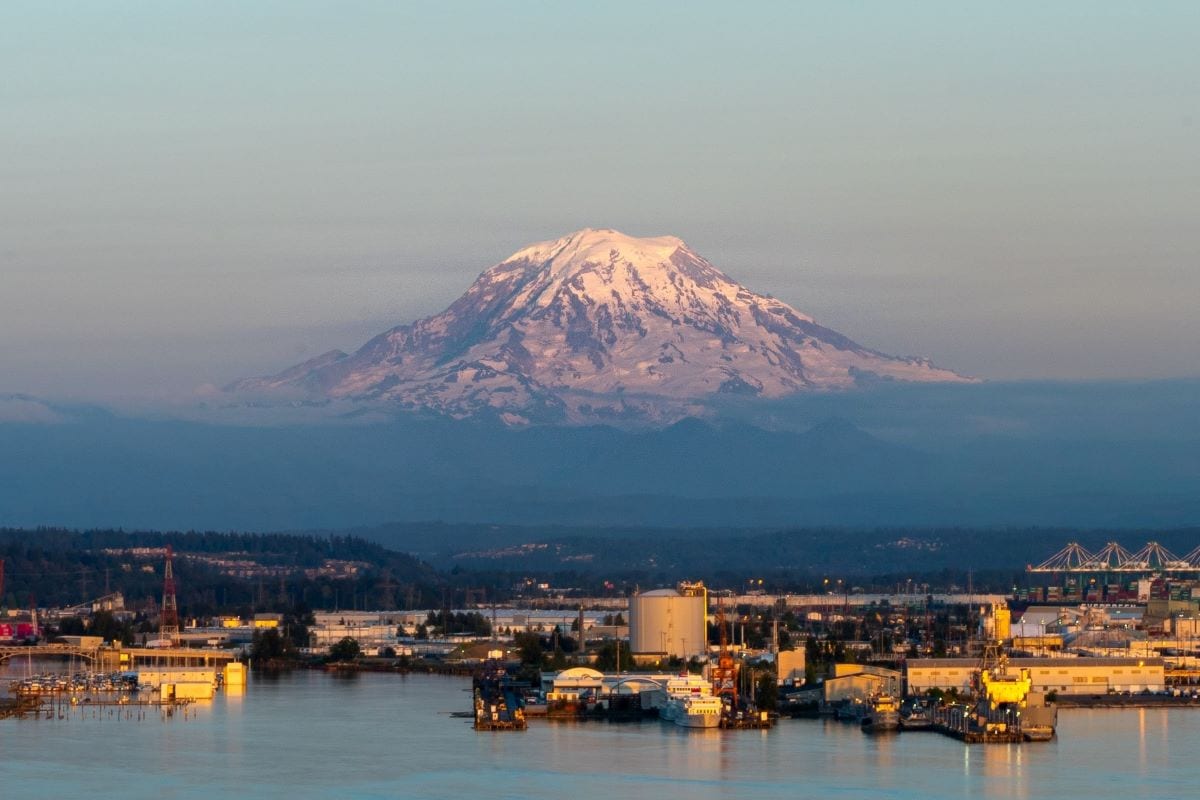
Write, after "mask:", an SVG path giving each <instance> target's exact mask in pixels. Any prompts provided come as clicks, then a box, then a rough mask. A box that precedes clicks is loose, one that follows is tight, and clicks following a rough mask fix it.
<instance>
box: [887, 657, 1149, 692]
mask: <svg viewBox="0 0 1200 800" xmlns="http://www.w3.org/2000/svg"><path fill="white" fill-rule="evenodd" d="M1008 665H1009V669H1010V670H1029V676H1030V679H1031V680H1032V682H1033V685H1032V688H1033V690H1034V691H1037V692H1047V693H1048V692H1055V693H1057V694H1108V693H1109V692H1118V693H1124V692H1129V693H1132V694H1137V693H1140V692H1146V691H1150V692H1161V691H1163V690H1165V688H1166V674H1165V670H1164V665H1163V660H1162V659H1161V658H1013V659H1010V660H1009V662H1008ZM906 673H907V692H908V694H909V695H920V694H924V693H925V692H927V691H929V690H930V689H939V690H941V691H950V690H954V691H957V692H959V693H967V692H971V691H973V689H974V688H975V687H974V686H972V680H973V679H974V677H975V676H976V675H978V674H979V660H978V659H974V658H913V659H909V661H908V664H907V669H906Z"/></svg>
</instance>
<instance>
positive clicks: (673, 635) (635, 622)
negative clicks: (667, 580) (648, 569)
mask: <svg viewBox="0 0 1200 800" xmlns="http://www.w3.org/2000/svg"><path fill="white" fill-rule="evenodd" d="M629 647H630V650H632V651H633V654H634V656H635V657H636V656H642V657H643V658H662V657H672V656H674V657H676V658H685V659H687V658H691V657H692V656H698V655H703V654H705V653H707V651H708V593H707V592H706V591H705V589H704V584H700V583H684V584H680V589H679V590H675V589H655V590H654V591H650V592H642V593H641V594H636V595H634V596H633V597H631V598H629Z"/></svg>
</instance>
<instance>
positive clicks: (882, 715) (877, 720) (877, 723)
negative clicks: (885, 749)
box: [861, 694, 900, 733]
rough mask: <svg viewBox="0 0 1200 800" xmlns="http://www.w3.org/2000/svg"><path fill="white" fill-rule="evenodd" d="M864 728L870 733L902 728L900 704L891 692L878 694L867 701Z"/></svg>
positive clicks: (863, 721)
mask: <svg viewBox="0 0 1200 800" xmlns="http://www.w3.org/2000/svg"><path fill="white" fill-rule="evenodd" d="M861 724H862V729H863V730H864V731H866V732H868V733H884V732H887V731H894V730H898V729H899V728H900V704H899V703H898V702H897V701H896V698H894V697H892V696H891V695H890V694H877V695H874V696H872V697H871V699H870V700H868V701H867V708H866V714H865V715H864V716H863V718H862V723H861Z"/></svg>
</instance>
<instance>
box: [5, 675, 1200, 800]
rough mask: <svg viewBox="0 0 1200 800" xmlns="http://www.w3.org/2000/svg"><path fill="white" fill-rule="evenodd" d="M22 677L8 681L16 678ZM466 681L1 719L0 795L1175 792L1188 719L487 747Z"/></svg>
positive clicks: (361, 682)
mask: <svg viewBox="0 0 1200 800" xmlns="http://www.w3.org/2000/svg"><path fill="white" fill-rule="evenodd" d="M20 670H21V665H12V666H10V667H9V668H8V672H9V674H10V675H15V674H19V672H20ZM469 689H470V681H469V680H465V679H461V678H446V677H438V676H424V675H421V676H417V675H412V676H397V675H377V674H359V675H352V676H348V677H338V676H333V675H328V674H326V673H323V672H315V671H299V672H294V673H290V674H285V675H281V676H279V677H278V678H263V677H260V676H255V677H254V678H253V679H252V680H251V684H250V686H249V688H248V689H247V690H246V692H245V693H244V694H242V695H240V696H238V695H232V694H222V695H218V697H217V698H216V699H215V700H214V701H212V702H211V703H200V704H197V706H196V707H195V709H194V713H189V714H188V715H187V716H185V717H182V718H177V719H171V720H168V721H165V722H164V721H161V720H159V719H158V718H152V719H147V720H143V721H138V720H116V719H109V718H106V717H104V716H103V715H100V716H98V717H95V718H86V719H68V720H62V721H60V720H44V719H43V720H28V719H27V720H8V721H6V722H4V723H0V747H2V748H3V753H4V761H5V769H4V778H3V781H4V795H5V796H6V797H35V796H61V797H75V796H85V795H87V796H92V797H109V796H111V797H116V796H120V797H127V798H140V797H172V798H200V797H211V796H212V795H213V794H214V792H220V791H227V792H230V793H234V794H235V795H236V796H239V797H264V798H283V797H289V798H295V797H363V798H385V797H413V798H426V797H428V798H462V797H485V796H486V797H499V798H504V797H514V798H515V797H523V798H555V799H556V800H561V798H564V797H570V798H572V800H591V798H606V800H608V799H610V798H614V797H617V798H623V799H627V798H643V797H644V798H668V797H687V798H689V800H702V799H703V798H735V797H737V798H742V797H745V798H795V797H810V796H811V797H816V796H821V797H888V798H929V797H967V796H970V797H1019V798H1036V797H1051V796H1067V795H1082V796H1100V795H1103V796H1130V797H1132V796H1137V797H1163V798H1168V797H1181V796H1186V795H1188V794H1190V792H1191V790H1192V787H1194V786H1195V785H1196V784H1197V782H1198V781H1200V764H1198V763H1196V759H1195V755H1196V753H1197V750H1198V748H1197V745H1196V744H1195V742H1196V741H1197V735H1198V734H1200V714H1197V713H1196V712H1195V711H1191V710H1186V709H1183V710H1162V709H1137V710H1109V709H1104V710H1099V709H1098V710H1072V711H1070V712H1067V713H1064V714H1062V716H1061V719H1060V728H1059V738H1058V739H1057V740H1056V741H1053V742H1050V743H1045V744H1026V745H1012V746H1009V745H1001V746H964V745H963V744H961V743H959V742H956V741H954V740H952V739H948V738H945V737H942V736H936V735H933V734H915V733H909V734H900V735H888V736H869V735H865V734H863V733H862V732H861V731H859V730H858V729H857V727H854V726H850V725H844V724H839V723H835V722H826V721H821V720H782V721H781V722H780V724H779V725H778V726H776V728H775V729H773V730H771V731H730V732H719V731H708V732H703V731H687V730H683V729H679V728H676V727H675V726H668V725H663V724H661V723H658V722H654V721H649V722H645V723H635V724H607V723H553V722H546V721H537V722H535V723H533V724H531V725H530V727H529V730H528V731H526V732H524V733H505V734H489V733H477V732H475V731H473V730H472V729H471V726H470V722H469V720H465V719H459V718H454V717H451V716H450V712H456V711H457V712H461V711H465V710H467V709H468V708H469V706H470V692H469Z"/></svg>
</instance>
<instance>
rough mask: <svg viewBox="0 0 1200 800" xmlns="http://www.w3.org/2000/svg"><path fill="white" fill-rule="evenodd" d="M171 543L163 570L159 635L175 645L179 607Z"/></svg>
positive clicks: (168, 546)
mask: <svg viewBox="0 0 1200 800" xmlns="http://www.w3.org/2000/svg"><path fill="white" fill-rule="evenodd" d="M173 555H174V554H173V553H172V552H171V545H167V566H166V569H164V570H163V599H162V614H161V615H160V617H159V625H158V636H159V638H160V639H166V640H167V642H168V643H169V644H171V645H174V644H175V642H176V640H177V639H178V638H179V607H178V606H177V605H176V604H175V571H174V569H173V568H172V566H171V559H172V556H173Z"/></svg>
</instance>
